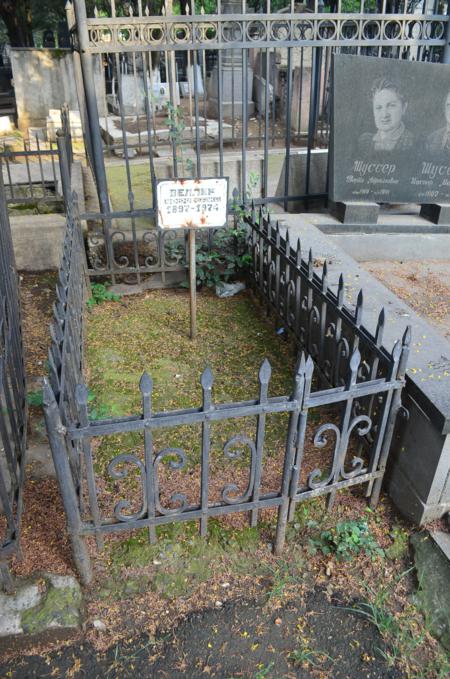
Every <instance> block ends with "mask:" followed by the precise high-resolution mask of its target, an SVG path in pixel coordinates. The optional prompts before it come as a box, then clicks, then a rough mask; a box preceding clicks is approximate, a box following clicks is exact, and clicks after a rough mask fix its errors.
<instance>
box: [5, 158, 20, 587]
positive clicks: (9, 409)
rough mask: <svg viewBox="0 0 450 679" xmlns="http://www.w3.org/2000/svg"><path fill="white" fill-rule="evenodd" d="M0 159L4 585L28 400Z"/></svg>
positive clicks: (16, 527)
mask: <svg viewBox="0 0 450 679" xmlns="http://www.w3.org/2000/svg"><path fill="white" fill-rule="evenodd" d="M1 169H2V163H1V161H0V585H2V586H3V587H4V588H5V589H11V588H12V580H11V576H10V572H9V567H8V561H9V559H10V558H11V556H12V555H14V554H17V553H18V551H19V548H20V543H19V540H20V519H21V514H22V504H23V485H24V470H25V448H26V440H27V399H26V379H25V365H24V357H23V343H22V330H21V315H20V301H19V287H18V278H17V272H16V268H15V260H14V252H13V244H12V238H11V229H10V225H9V218H8V210H7V205H6V198H5V187H4V185H3V180H2V176H1Z"/></svg>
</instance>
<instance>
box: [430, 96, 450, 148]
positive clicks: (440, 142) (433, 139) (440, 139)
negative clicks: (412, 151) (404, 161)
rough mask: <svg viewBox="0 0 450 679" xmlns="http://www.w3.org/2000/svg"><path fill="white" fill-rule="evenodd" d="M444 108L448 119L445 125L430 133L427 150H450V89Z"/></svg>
mask: <svg viewBox="0 0 450 679" xmlns="http://www.w3.org/2000/svg"><path fill="white" fill-rule="evenodd" d="M443 109H444V115H445V121H446V124H445V126H444V127H441V128H440V129H438V130H435V131H434V132H432V133H431V134H429V135H428V137H427V139H426V143H425V147H426V150H427V151H431V152H432V153H442V152H445V151H450V89H449V90H448V92H447V96H446V98H445V100H444V106H443Z"/></svg>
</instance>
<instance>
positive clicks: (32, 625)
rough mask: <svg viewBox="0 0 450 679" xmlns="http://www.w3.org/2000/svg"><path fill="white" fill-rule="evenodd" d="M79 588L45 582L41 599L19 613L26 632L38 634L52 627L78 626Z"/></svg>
mask: <svg viewBox="0 0 450 679" xmlns="http://www.w3.org/2000/svg"><path fill="white" fill-rule="evenodd" d="M80 606H81V590H80V588H79V587H75V586H72V587H71V586H67V587H65V586H57V587H55V586H54V585H53V584H51V582H49V581H48V582H47V590H46V592H45V594H44V597H43V599H42V601H41V602H40V603H39V604H38V605H37V606H35V607H34V608H29V609H27V610H26V611H24V612H23V613H22V615H21V626H22V629H23V631H24V632H25V633H26V634H39V633H41V632H44V631H46V630H48V629H49V628H54V627H61V628H66V627H78V625H79V624H80V622H81V620H80Z"/></svg>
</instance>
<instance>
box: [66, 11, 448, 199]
mask: <svg viewBox="0 0 450 679" xmlns="http://www.w3.org/2000/svg"><path fill="white" fill-rule="evenodd" d="M191 5H192V7H193V3H191ZM272 5H273V7H272V6H271V3H270V1H269V2H266V3H263V4H262V6H261V11H262V13H255V11H254V8H253V7H252V6H249V3H247V2H245V0H244V2H242V3H241V2H235V0H218V1H217V4H216V7H215V8H214V7H212V8H211V9H210V11H211V15H205V14H204V13H203V12H202V13H201V14H198V15H195V8H192V9H191V10H190V9H189V7H188V8H187V9H186V14H184V15H183V16H179V15H178V16H176V15H173V16H167V15H165V14H164V16H151V15H150V14H151V10H150V9H149V5H146V3H144V2H138V3H137V5H136V3H135V4H134V5H133V4H132V3H128V4H124V3H120V2H111V3H110V7H109V11H108V7H107V6H106V7H104V10H103V11H102V13H99V12H97V11H95V8H93V6H92V5H89V6H88V8H89V9H90V14H88V13H87V11H86V3H85V1H84V0H74V3H73V6H72V4H70V3H68V5H67V9H68V20H69V25H70V26H71V33H72V39H73V44H74V47H75V50H76V51H75V61H74V63H75V69H76V80H77V88H78V94H79V100H80V110H81V112H82V116H83V121H84V128H85V133H86V146H87V148H88V152H89V158H90V161H91V164H92V168H93V171H94V175H95V179H96V182H97V189H98V193H99V200H100V206H101V211H102V212H106V211H107V209H108V196H109V195H110V194H111V193H112V190H111V189H112V187H113V186H114V183H115V181H116V180H115V178H114V177H113V174H114V173H112V174H111V171H110V168H109V167H106V168H105V160H104V157H103V156H104V150H105V148H106V149H107V150H109V151H110V152H111V153H113V154H116V155H119V156H121V157H122V158H123V162H122V164H121V167H122V168H123V173H122V181H123V183H124V184H125V185H126V189H127V190H126V194H127V195H126V197H125V201H124V202H126V203H127V206H126V207H127V208H128V209H129V210H131V211H133V210H134V209H135V207H136V204H137V203H139V204H140V207H142V208H147V209H149V210H151V211H153V212H154V209H155V192H154V191H153V190H152V188H153V187H154V183H155V181H156V179H157V178H164V177H166V176H168V174H169V175H173V176H177V177H183V176H192V175H193V176H196V177H202V176H203V177H207V176H217V175H218V176H228V177H230V184H231V186H236V187H237V189H238V191H239V192H240V194H241V195H242V196H245V195H246V194H250V197H251V198H253V199H254V200H255V202H256V203H260V204H270V203H274V202H275V203H279V204H282V205H283V206H284V209H286V210H287V209H288V208H292V209H294V211H298V204H299V202H301V204H302V206H304V205H305V201H306V202H307V203H308V201H309V202H310V203H311V201H313V200H315V199H319V200H322V201H324V200H325V199H326V197H327V193H328V186H327V162H328V159H327V154H326V150H327V148H328V143H329V136H330V84H331V83H330V77H331V56H332V53H333V52H337V51H340V52H345V53H351V54H363V55H369V56H375V57H387V58H393V59H407V60H417V61H433V62H435V61H442V60H443V59H444V52H445V49H446V45H447V44H448V40H447V39H446V36H447V34H448V16H446V15H444V10H443V9H442V7H443V6H442V4H441V3H439V2H438V1H437V0H436V2H434V3H432V5H430V4H429V3H423V4H422V5H418V4H417V3H414V2H412V3H409V2H406V0H405V1H403V0H402V1H401V2H395V3H391V2H386V0H382V1H377V2H373V1H372V0H366V1H365V2H364V1H363V2H361V3H359V2H358V3H351V2H347V1H346V0H338V2H329V3H325V4H324V3H322V2H320V3H319V2H318V0H314V1H313V2H311V3H308V6H307V7H305V5H303V6H302V7H301V11H299V10H300V8H299V6H298V4H297V3H295V2H294V1H293V0H292V2H290V3H288V5H287V7H285V8H283V11H282V12H279V11H276V10H275V5H274V4H273V3H272ZM420 7H421V8H422V9H420ZM286 10H287V11H286ZM322 10H324V11H322ZM354 10H355V11H354ZM192 12H194V15H192ZM108 15H109V16H108ZM318 149H323V150H324V153H323V154H322V155H318V154H316V153H315V151H316V150H318ZM117 163H119V161H118V160H117V158H116V159H115V166H116V171H117V167H118V165H117ZM119 164H120V163H119ZM145 168H147V169H148V180H146V181H145V184H144V183H143V169H145ZM144 185H145V190H144V191H143V186H144Z"/></svg>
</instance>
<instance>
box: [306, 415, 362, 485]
mask: <svg viewBox="0 0 450 679" xmlns="http://www.w3.org/2000/svg"><path fill="white" fill-rule="evenodd" d="M371 428H372V420H371V419H370V417H368V416H367V415H358V417H355V418H353V420H351V422H350V423H349V425H348V428H347V430H346V431H345V432H341V431H340V429H339V427H338V426H337V425H335V424H333V423H331V422H327V423H326V424H323V425H322V426H321V427H319V428H318V430H317V431H316V433H315V435H314V439H313V444H314V446H315V447H316V448H324V447H325V446H326V445H327V444H328V438H327V436H326V432H333V433H334V436H335V443H334V449H333V464H332V467H331V470H330V473H329V474H328V476H327V477H326V478H323V471H322V469H314V470H313V471H312V472H311V473H310V474H309V476H308V480H307V485H308V488H309V489H310V490H315V489H317V488H324V487H325V486H327V485H328V484H329V483H330V482H331V481H333V480H334V479H337V478H339V477H340V478H342V479H352V478H354V477H355V476H359V475H360V474H365V473H366V471H367V469H365V468H364V460H363V459H362V458H360V457H357V456H354V457H353V458H352V461H351V466H352V470H351V471H346V470H345V457H346V454H347V450H348V444H349V440H350V436H351V434H352V431H353V430H354V429H356V431H357V433H358V435H359V436H366V434H368V433H369V431H370V430H371Z"/></svg>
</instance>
